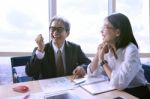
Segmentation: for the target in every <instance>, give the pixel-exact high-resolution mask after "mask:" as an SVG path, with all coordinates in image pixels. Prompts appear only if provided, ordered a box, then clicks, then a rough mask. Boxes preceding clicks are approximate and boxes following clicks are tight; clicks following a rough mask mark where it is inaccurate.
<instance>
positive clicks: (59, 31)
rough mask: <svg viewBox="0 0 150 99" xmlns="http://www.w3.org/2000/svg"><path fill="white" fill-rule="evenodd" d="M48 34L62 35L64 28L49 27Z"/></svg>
mask: <svg viewBox="0 0 150 99" xmlns="http://www.w3.org/2000/svg"><path fill="white" fill-rule="evenodd" d="M49 30H50V32H54V31H57V32H58V33H62V32H63V31H64V30H65V28H64V27H49Z"/></svg>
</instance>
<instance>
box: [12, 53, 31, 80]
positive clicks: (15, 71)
mask: <svg viewBox="0 0 150 99" xmlns="http://www.w3.org/2000/svg"><path fill="white" fill-rule="evenodd" d="M30 58H31V56H21V57H11V66H12V77H13V83H18V82H26V81H31V80H32V77H28V76H27V75H26V73H25V65H26V64H27V62H29V61H30Z"/></svg>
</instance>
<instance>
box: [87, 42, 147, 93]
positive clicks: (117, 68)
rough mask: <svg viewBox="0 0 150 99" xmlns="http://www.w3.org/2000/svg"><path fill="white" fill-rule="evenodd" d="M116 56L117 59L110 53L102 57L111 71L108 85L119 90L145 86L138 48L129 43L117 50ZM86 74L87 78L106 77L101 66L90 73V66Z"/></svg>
mask: <svg viewBox="0 0 150 99" xmlns="http://www.w3.org/2000/svg"><path fill="white" fill-rule="evenodd" d="M116 54H117V56H118V58H117V59H116V58H115V57H114V55H113V54H112V53H111V52H110V51H109V52H108V53H107V54H105V56H104V59H105V60H107V61H108V65H109V66H110V68H111V69H112V73H111V79H110V84H111V85H112V86H114V87H115V88H117V89H120V90H122V89H125V88H132V87H138V86H143V85H146V83H147V82H146V79H145V77H144V70H143V69H142V65H141V62H140V57H139V52H138V48H137V47H136V46H135V45H134V44H133V43H130V44H129V45H128V46H127V47H126V48H120V49H118V50H117V52H116ZM87 74H88V76H96V75H106V73H105V72H104V70H103V68H102V67H101V66H98V68H97V69H96V70H95V71H94V72H91V71H90V64H89V66H88V68H87Z"/></svg>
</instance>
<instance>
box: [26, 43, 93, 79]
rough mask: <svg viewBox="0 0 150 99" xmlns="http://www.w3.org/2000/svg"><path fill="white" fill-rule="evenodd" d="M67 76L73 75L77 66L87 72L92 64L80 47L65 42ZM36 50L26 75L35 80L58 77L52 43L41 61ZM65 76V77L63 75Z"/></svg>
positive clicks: (27, 66)
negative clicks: (88, 66)
mask: <svg viewBox="0 0 150 99" xmlns="http://www.w3.org/2000/svg"><path fill="white" fill-rule="evenodd" d="M64 47H65V60H66V75H71V74H72V72H73V70H74V69H75V68H76V66H78V65H80V66H83V67H84V69H85V70H86V68H87V65H88V64H89V63H90V62H91V61H90V60H89V59H88V58H87V57H86V55H85V54H84V53H83V52H82V50H81V48H80V46H79V45H77V44H74V43H72V42H69V41H65V46H64ZM36 49H37V48H35V49H34V51H33V53H32V57H31V60H30V62H29V63H28V64H27V65H26V73H27V75H28V76H31V77H33V78H34V79H46V78H53V77H57V73H56V63H55V56H54V49H53V47H52V42H50V43H47V44H46V45H45V49H44V51H45V56H44V58H43V59H41V60H39V59H38V58H37V57H36V54H35V51H36ZM62 76H64V75H62Z"/></svg>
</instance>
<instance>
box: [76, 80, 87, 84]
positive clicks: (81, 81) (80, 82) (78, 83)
mask: <svg viewBox="0 0 150 99" xmlns="http://www.w3.org/2000/svg"><path fill="white" fill-rule="evenodd" d="M84 82H85V80H83V81H81V82H78V83H75V85H80V84H83V83H84Z"/></svg>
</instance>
